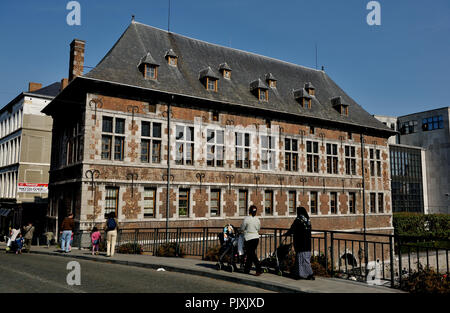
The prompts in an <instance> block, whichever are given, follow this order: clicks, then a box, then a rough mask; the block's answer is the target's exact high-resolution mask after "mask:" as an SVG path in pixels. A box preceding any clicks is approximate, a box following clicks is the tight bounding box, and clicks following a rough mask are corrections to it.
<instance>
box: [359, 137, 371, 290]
mask: <svg viewBox="0 0 450 313" xmlns="http://www.w3.org/2000/svg"><path fill="white" fill-rule="evenodd" d="M360 140H361V169H362V182H361V183H362V200H363V233H364V262H365V263H366V267H365V269H364V271H365V275H364V277H365V280H366V281H367V274H368V271H367V264H368V262H369V256H368V254H367V253H368V251H367V235H366V185H365V177H366V175H365V172H366V169H365V166H364V152H365V150H364V149H365V148H364V142H365V140H364V136H363V134H362V133H361V135H360Z"/></svg>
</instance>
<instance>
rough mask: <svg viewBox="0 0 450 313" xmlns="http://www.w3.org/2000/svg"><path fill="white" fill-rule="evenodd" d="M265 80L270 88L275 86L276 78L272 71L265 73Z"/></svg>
mask: <svg viewBox="0 0 450 313" xmlns="http://www.w3.org/2000/svg"><path fill="white" fill-rule="evenodd" d="M266 81H267V84H268V85H269V87H270V88H277V79H276V78H275V76H273V74H272V73H268V74H266Z"/></svg>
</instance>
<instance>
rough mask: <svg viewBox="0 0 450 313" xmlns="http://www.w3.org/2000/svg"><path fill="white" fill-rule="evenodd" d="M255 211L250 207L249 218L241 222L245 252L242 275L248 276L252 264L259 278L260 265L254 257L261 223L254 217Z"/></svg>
mask: <svg viewBox="0 0 450 313" xmlns="http://www.w3.org/2000/svg"><path fill="white" fill-rule="evenodd" d="M256 211H257V208H256V206H254V205H252V206H251V207H250V209H249V216H247V217H245V218H244V221H243V222H242V225H241V232H243V233H244V239H245V242H244V247H245V251H246V252H247V260H246V261H245V266H244V273H245V274H249V273H250V268H251V267H252V263H254V264H255V267H256V276H259V275H261V263H259V260H258V257H257V255H256V248H258V243H259V229H260V228H261V223H260V221H259V218H257V217H256Z"/></svg>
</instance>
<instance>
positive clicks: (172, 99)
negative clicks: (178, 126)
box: [163, 95, 175, 242]
mask: <svg viewBox="0 0 450 313" xmlns="http://www.w3.org/2000/svg"><path fill="white" fill-rule="evenodd" d="M174 99H175V96H173V95H172V96H170V99H169V101H168V102H167V111H165V112H163V115H165V114H166V115H167V174H166V175H164V176H166V177H167V192H166V242H168V240H169V193H170V180H171V179H172V180H173V175H171V174H170V151H171V149H170V118H171V115H172V109H171V105H172V102H173V101H174Z"/></svg>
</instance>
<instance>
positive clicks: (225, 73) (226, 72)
mask: <svg viewBox="0 0 450 313" xmlns="http://www.w3.org/2000/svg"><path fill="white" fill-rule="evenodd" d="M223 77H224V78H226V79H230V78H231V71H228V70H223Z"/></svg>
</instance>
